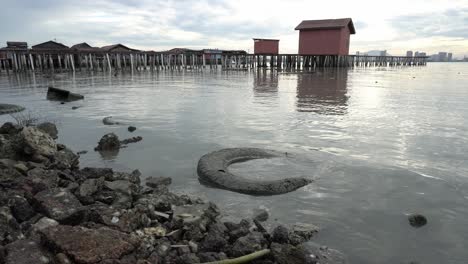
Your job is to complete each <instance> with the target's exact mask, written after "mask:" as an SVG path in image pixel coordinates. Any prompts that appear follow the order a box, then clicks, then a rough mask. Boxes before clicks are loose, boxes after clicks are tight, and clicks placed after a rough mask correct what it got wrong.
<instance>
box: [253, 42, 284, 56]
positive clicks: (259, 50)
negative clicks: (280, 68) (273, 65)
mask: <svg viewBox="0 0 468 264" xmlns="http://www.w3.org/2000/svg"><path fill="white" fill-rule="evenodd" d="M253 40H254V54H258V55H262V54H263V55H266V54H268V55H271V54H278V50H279V39H258V38H254V39H253Z"/></svg>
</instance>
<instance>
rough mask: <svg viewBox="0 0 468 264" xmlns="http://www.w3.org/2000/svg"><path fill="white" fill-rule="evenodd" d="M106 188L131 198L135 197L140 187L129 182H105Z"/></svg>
mask: <svg viewBox="0 0 468 264" xmlns="http://www.w3.org/2000/svg"><path fill="white" fill-rule="evenodd" d="M104 186H105V187H106V188H108V189H110V190H112V191H116V192H120V193H122V194H126V195H129V196H132V195H135V194H137V192H138V186H137V185H136V184H134V183H132V182H130V181H127V180H116V181H105V182H104Z"/></svg>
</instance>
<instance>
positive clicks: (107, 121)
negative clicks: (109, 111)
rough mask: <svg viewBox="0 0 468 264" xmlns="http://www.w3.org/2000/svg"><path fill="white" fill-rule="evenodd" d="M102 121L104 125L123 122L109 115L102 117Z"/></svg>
mask: <svg viewBox="0 0 468 264" xmlns="http://www.w3.org/2000/svg"><path fill="white" fill-rule="evenodd" d="M102 123H103V124H104V125H108V126H112V125H121V124H122V123H120V122H116V121H113V120H112V116H107V117H104V118H103V119H102Z"/></svg>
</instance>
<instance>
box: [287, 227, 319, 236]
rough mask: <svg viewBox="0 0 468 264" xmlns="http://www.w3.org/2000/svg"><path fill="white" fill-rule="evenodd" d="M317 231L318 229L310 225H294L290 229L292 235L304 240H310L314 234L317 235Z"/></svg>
mask: <svg viewBox="0 0 468 264" xmlns="http://www.w3.org/2000/svg"><path fill="white" fill-rule="evenodd" d="M318 231H319V228H318V227H317V226H315V225H311V224H295V225H294V226H293V228H292V233H293V234H295V235H298V236H300V237H302V238H304V239H305V240H310V239H311V238H312V237H313V236H314V235H315V234H316V233H318ZM290 235H291V234H290Z"/></svg>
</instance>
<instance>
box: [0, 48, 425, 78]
mask: <svg viewBox="0 0 468 264" xmlns="http://www.w3.org/2000/svg"><path fill="white" fill-rule="evenodd" d="M122 46H123V45H122ZM215 51H216V53H212V52H211V51H210V50H198V51H197V50H188V49H184V50H183V51H181V50H180V49H179V50H175V51H163V52H155V51H137V50H130V49H128V50H124V49H115V50H104V49H101V48H96V49H90V50H73V49H50V50H34V49H27V50H5V49H3V50H0V53H2V55H0V73H7V74H9V73H11V72H76V71H78V72H82V71H98V72H115V71H161V70H182V69H187V70H196V69H205V68H210V69H213V68H222V69H226V70H249V69H258V68H263V69H266V68H269V69H273V70H312V69H315V68H329V67H334V68H338V67H395V66H424V65H426V63H427V58H428V57H406V56H365V55H299V54H262V55H259V54H248V53H247V52H245V51H218V50H215Z"/></svg>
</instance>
